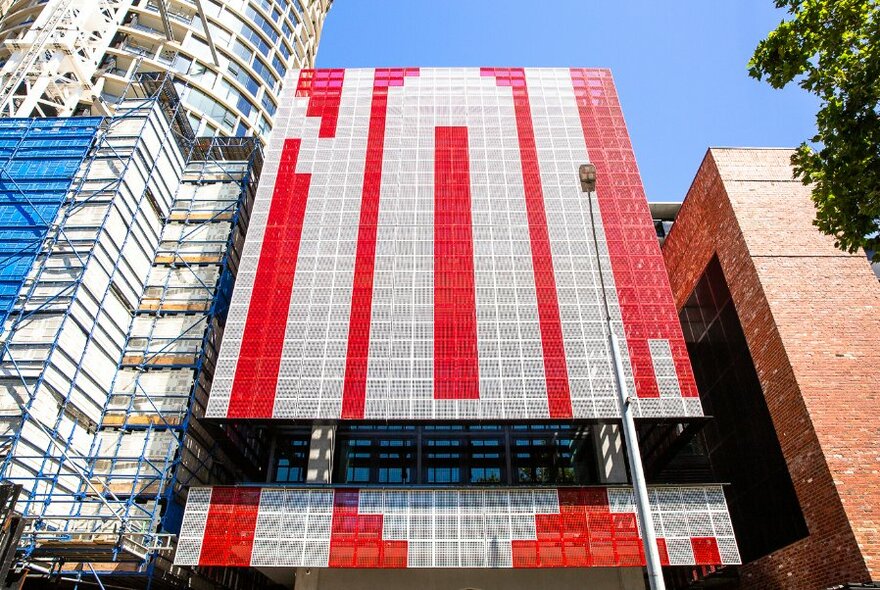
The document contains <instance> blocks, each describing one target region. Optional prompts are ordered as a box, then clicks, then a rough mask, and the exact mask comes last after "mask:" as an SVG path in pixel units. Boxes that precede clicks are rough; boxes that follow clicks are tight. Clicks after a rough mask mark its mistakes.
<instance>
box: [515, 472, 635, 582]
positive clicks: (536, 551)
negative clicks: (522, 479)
mask: <svg viewBox="0 0 880 590" xmlns="http://www.w3.org/2000/svg"><path fill="white" fill-rule="evenodd" d="M535 530H536V532H537V536H538V539H537V541H513V566H514V567H603V566H604V567H624V566H634V567H637V566H642V565H644V564H645V553H644V549H643V546H642V540H641V538H640V537H639V532H638V527H637V526H636V516H635V514H632V513H620V514H618V513H611V512H610V510H609V507H608V493H607V491H606V489H605V488H583V489H561V490H559V514H539V515H537V516H536V517H535Z"/></svg>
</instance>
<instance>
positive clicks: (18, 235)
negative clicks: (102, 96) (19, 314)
mask: <svg viewBox="0 0 880 590" xmlns="http://www.w3.org/2000/svg"><path fill="white" fill-rule="evenodd" d="M101 121H102V119H101V118H100V117H77V118H66V119H0V326H2V324H3V322H4V321H5V320H6V316H7V314H8V313H9V310H10V308H11V307H12V305H13V304H14V303H15V300H16V298H17V297H18V292H19V290H20V289H21V286H22V283H23V282H24V279H25V277H26V276H27V273H28V271H29V270H30V268H31V266H32V265H33V262H34V258H35V257H36V256H37V254H38V253H39V251H40V246H41V244H42V243H43V240H44V239H45V237H46V234H47V232H48V230H49V226H50V225H51V224H52V222H53V221H54V220H55V216H56V215H57V213H58V209H59V207H60V206H61V203H62V202H63V201H64V198H65V195H66V194H67V191H68V189H69V188H70V185H71V183H72V181H73V178H74V176H75V174H76V172H77V170H78V169H79V166H80V164H81V163H82V161H83V158H85V156H86V154H87V153H88V150H89V147H90V146H91V144H92V141H93V139H94V137H95V134H96V132H97V130H98V126H99V125H100V124H101Z"/></svg>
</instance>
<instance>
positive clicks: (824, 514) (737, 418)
mask: <svg viewBox="0 0 880 590" xmlns="http://www.w3.org/2000/svg"><path fill="white" fill-rule="evenodd" d="M790 155H791V152H790V151H789V150H777V149H711V150H709V152H708V153H707V155H706V157H705V159H704V161H703V163H702V165H701V166H700V169H699V171H698V173H697V176H696V178H695V180H694V182H693V185H692V186H691V189H690V191H689V192H688V195H687V198H686V199H685V201H684V203H683V205H682V206H681V209H680V211H679V212H678V216H677V218H676V221H675V224H674V225H673V226H672V228H671V230H670V229H669V226H668V224H667V225H666V226H665V227H664V226H663V225H662V223H661V225H660V228H659V229H658V233H661V230H663V231H662V233H664V234H666V232H667V230H668V234H667V235H665V236H664V237H665V242H664V245H663V255H664V258H665V261H666V264H667V269H668V272H669V277H670V282H671V285H672V290H673V294H674V298H675V302H676V306H677V308H678V309H679V310H680V317H681V320H682V326H683V328H684V331H685V339H686V340H687V341H688V348H689V351H690V355H691V360H692V362H693V364H694V373H695V375H696V379H697V384H698V388H699V389H700V395H701V398H702V401H703V404H704V408H705V410H706V413H707V414H709V415H712V416H714V417H715V419H714V420H713V421H712V422H711V423H710V424H709V425H707V427H706V428H705V429H704V431H703V439H704V441H705V445H706V451H707V453H708V455H709V458H710V462H711V464H712V467H713V469H714V471H715V475H716V477H719V478H720V480H721V481H726V482H729V483H730V485H729V486H728V487H727V488H726V492H727V497H728V502H729V505H730V512H731V516H732V519H733V524H734V529H735V531H736V535H737V540H738V542H739V544H740V549H741V552H742V557H743V562H744V564H745V565H743V566H742V567H741V568H740V571H739V576H740V587H743V588H795V587H797V588H830V587H833V586H838V585H842V584H846V583H866V582H869V581H871V580H874V581H877V580H878V579H880V469H878V466H880V463H878V459H880V346H878V337H880V286H878V283H877V278H876V277H875V276H874V275H873V274H872V272H871V269H870V267H869V265H868V264H867V263H866V260H865V257H864V255H862V254H854V255H848V254H845V253H843V252H841V251H840V250H837V249H836V248H835V247H834V245H833V241H832V239H831V238H829V237H827V236H824V235H823V234H821V233H819V232H818V231H817V230H816V228H815V227H814V226H813V225H812V224H811V221H812V217H813V211H814V209H813V207H812V203H811V202H810V198H809V187H805V186H804V185H803V184H801V183H800V182H799V181H796V180H793V179H792V171H791V167H790V165H789V158H790ZM662 209H663V208H662V207H658V208H655V218H657V217H658V215H659V216H660V217H661V218H662V217H663V214H664V213H665V214H666V215H667V216H668V213H669V211H668V210H666V211H663V210H662ZM667 209H668V208H667ZM657 221H658V220H657V219H655V226H656V225H657V223H656V222H657Z"/></svg>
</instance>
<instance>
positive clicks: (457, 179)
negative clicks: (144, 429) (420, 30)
mask: <svg viewBox="0 0 880 590" xmlns="http://www.w3.org/2000/svg"><path fill="white" fill-rule="evenodd" d="M291 75H292V76H296V77H297V81H296V83H293V84H288V85H286V87H285V88H286V90H285V91H284V92H285V96H284V97H283V99H282V104H284V105H288V106H285V107H282V108H281V109H279V115H278V121H277V123H276V126H275V131H274V133H273V136H272V140H271V142H270V146H269V149H268V150H267V159H266V165H265V167H264V170H263V174H262V180H261V183H260V188H259V191H258V194H257V198H256V201H255V204H254V210H253V215H252V218H251V223H250V228H249V231H248V236H247V241H246V244H245V248H244V255H243V258H242V261H241V266H240V270H239V274H238V279H237V282H236V286H235V291H234V294H233V300H232V304H231V307H230V313H229V319H228V321H227V326H226V330H225V332H224V339H223V344H222V347H221V352H220V359H219V363H218V367H217V372H216V375H215V378H214V383H213V386H212V391H211V396H210V399H209V403H208V410H207V415H208V416H209V417H215V418H276V419H294V418H296V419H418V420H435V419H438V420H439V419H558V418H575V419H578V418H582V419H589V418H614V417H617V416H619V413H620V412H619V408H618V406H617V401H616V395H615V385H614V374H613V368H612V364H611V355H610V350H609V346H608V337H607V334H606V332H605V322H604V308H603V302H602V294H601V293H600V280H599V273H598V269H597V266H596V264H597V263H596V260H597V257H596V252H595V251H594V245H593V237H592V232H591V221H590V209H589V205H590V204H589V201H588V196H587V195H586V194H584V193H582V192H581V190H580V184H579V180H578V167H579V166H580V165H581V164H583V163H586V162H593V163H595V164H596V165H597V168H599V183H598V192H597V193H596V194H595V195H593V203H592V205H593V208H594V212H595V222H596V228H597V232H598V239H599V259H600V260H601V264H602V265H603V270H604V278H605V283H606V293H607V296H608V303H609V306H610V309H611V314H612V320H613V323H614V325H615V329H616V330H617V331H618V334H619V335H621V336H622V337H625V341H626V343H627V347H626V348H625V350H624V357H625V358H624V367H625V373H626V381H627V383H626V385H627V388H628V390H629V391H630V392H631V393H632V394H633V395H634V396H635V399H636V406H637V412H638V415H641V416H656V417H664V416H699V415H702V408H701V406H700V402H699V398H698V397H697V392H696V388H695V386H694V382H693V375H692V373H691V369H690V364H689V361H688V359H687V353H686V350H685V347H684V340H683V337H682V334H681V328H680V326H679V322H678V318H677V315H676V313H675V309H674V306H673V302H672V298H671V293H670V292H669V285H668V280H667V278H666V271H665V268H664V267H663V263H662V258H661V256H660V251H659V247H658V245H657V240H656V237H655V236H654V233H653V231H654V230H653V225H652V223H651V217H650V213H649V211H648V206H647V202H646V200H645V197H644V192H643V191H642V188H641V181H640V179H639V177H638V169H637V167H636V165H635V160H634V158H633V156H632V149H631V146H630V144H629V139H628V136H627V133H626V128H625V126H624V124H623V119H622V115H621V114H620V107H619V105H618V103H617V98H616V94H615V92H614V87H613V83H612V81H611V78H610V74H609V73H608V72H607V71H605V70H581V69H575V70H570V69H534V70H532V69H525V70H523V69H487V68H482V69H480V68H465V69H424V68H422V69H415V68H399V69H378V70H303V71H301V72H298V73H293V74H291ZM622 339H623V338H622Z"/></svg>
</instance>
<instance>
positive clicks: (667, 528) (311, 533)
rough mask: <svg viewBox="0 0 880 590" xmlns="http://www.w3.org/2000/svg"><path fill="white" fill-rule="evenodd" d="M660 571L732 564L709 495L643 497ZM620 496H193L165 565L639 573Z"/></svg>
mask: <svg viewBox="0 0 880 590" xmlns="http://www.w3.org/2000/svg"><path fill="white" fill-rule="evenodd" d="M650 496H651V507H652V514H653V518H654V522H655V525H656V528H657V535H658V537H659V538H658V546H659V549H660V554H661V559H662V561H663V564H664V565H722V564H724V565H728V564H737V563H739V561H740V560H739V553H738V552H737V548H736V543H735V541H734V537H733V529H732V527H731V524H730V516H729V515H728V512H727V505H726V503H725V500H724V493H723V491H722V490H721V488H720V487H717V486H703V487H698V486H688V487H661V488H653V489H651V490H650ZM644 562H645V559H644V553H643V546H642V541H641V538H640V533H639V529H638V525H637V519H636V515H635V507H634V505H633V497H632V490H631V489H630V488H605V487H592V488H566V489H558V490H557V489H548V488H545V489H517V490H501V489H491V490H442V491H441V490H423V489H422V490H374V489H373V490H335V491H334V490H326V489H324V490H321V489H301V488H300V489H293V488H262V489H261V488H247V487H240V488H213V489H211V488H194V489H192V490H191V491H190V496H189V502H188V503H187V507H186V514H185V516H184V520H183V526H182V528H181V531H180V537H179V544H178V548H177V554H176V556H175V563H176V564H177V565H193V566H194V565H202V566H230V565H233V566H253V567H368V568H404V567H409V568H436V567H451V568H458V567H474V568H499V567H504V568H510V567H526V568H534V567H625V566H641V565H644Z"/></svg>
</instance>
